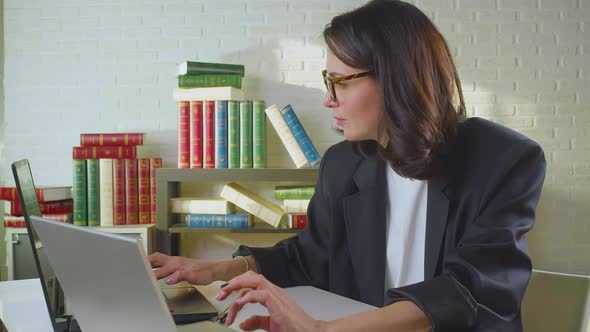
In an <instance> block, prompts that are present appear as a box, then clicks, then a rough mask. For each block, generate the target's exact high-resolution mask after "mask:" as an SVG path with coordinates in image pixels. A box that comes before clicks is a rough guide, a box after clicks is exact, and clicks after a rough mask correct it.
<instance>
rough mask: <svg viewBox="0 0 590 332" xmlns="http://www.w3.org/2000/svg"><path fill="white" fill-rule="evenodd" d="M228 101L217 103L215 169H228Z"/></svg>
mask: <svg viewBox="0 0 590 332" xmlns="http://www.w3.org/2000/svg"><path fill="white" fill-rule="evenodd" d="M227 166H228V163H227V100H216V101H215V168H227Z"/></svg>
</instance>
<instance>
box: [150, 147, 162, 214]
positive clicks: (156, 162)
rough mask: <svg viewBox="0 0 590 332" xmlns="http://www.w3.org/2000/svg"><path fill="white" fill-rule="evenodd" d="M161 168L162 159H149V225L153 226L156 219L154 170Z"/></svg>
mask: <svg viewBox="0 0 590 332" xmlns="http://www.w3.org/2000/svg"><path fill="white" fill-rule="evenodd" d="M161 167H162V158H150V210H151V213H150V216H151V223H152V224H155V223H156V220H157V217H156V169H158V168H161Z"/></svg>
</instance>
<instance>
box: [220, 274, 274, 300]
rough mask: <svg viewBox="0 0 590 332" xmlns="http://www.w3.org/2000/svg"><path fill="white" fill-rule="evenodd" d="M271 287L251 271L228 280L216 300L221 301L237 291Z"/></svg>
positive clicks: (259, 275)
mask: <svg viewBox="0 0 590 332" xmlns="http://www.w3.org/2000/svg"><path fill="white" fill-rule="evenodd" d="M271 285H272V284H271V283H270V282H268V280H266V279H265V278H264V277H263V276H262V275H261V274H258V273H256V272H253V271H248V272H246V273H244V274H242V275H239V276H237V277H235V278H233V279H232V280H230V281H229V282H228V283H227V286H225V287H223V288H222V289H221V293H219V294H218V295H217V297H216V299H217V300H219V301H223V300H225V299H226V298H227V297H228V296H229V294H231V293H232V292H233V291H235V290H238V289H242V288H251V289H260V288H265V287H269V286H271Z"/></svg>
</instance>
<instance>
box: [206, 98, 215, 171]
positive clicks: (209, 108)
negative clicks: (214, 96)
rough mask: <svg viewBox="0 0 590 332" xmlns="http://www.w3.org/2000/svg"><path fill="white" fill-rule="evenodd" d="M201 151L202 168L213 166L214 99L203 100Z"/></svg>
mask: <svg viewBox="0 0 590 332" xmlns="http://www.w3.org/2000/svg"><path fill="white" fill-rule="evenodd" d="M203 104H205V105H204V109H205V111H204V114H205V115H204V117H203V153H204V154H205V156H204V157H203V160H204V161H205V165H204V168H215V101H213V100H207V101H204V102H203Z"/></svg>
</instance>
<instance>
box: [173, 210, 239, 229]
mask: <svg viewBox="0 0 590 332" xmlns="http://www.w3.org/2000/svg"><path fill="white" fill-rule="evenodd" d="M184 223H185V225H186V226H187V227H196V228H249V227H250V214H248V213H240V214H199V213H191V214H187V215H185V217H184Z"/></svg>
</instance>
